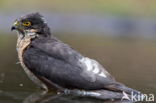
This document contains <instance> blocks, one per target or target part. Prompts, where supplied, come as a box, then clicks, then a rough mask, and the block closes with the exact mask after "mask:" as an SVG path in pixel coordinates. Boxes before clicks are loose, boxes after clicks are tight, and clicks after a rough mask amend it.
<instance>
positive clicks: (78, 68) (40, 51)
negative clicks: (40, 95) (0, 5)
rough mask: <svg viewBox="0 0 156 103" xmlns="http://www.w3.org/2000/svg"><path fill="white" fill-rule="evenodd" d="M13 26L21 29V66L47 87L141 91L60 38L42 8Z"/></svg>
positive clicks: (97, 92)
mask: <svg viewBox="0 0 156 103" xmlns="http://www.w3.org/2000/svg"><path fill="white" fill-rule="evenodd" d="M11 30H12V31H13V30H16V31H17V37H18V39H17V46H16V49H17V53H18V58H19V62H20V64H21V66H22V67H23V69H24V71H25V72H26V74H27V75H28V77H29V78H30V79H31V80H32V81H33V82H35V83H36V84H37V85H38V86H39V87H41V88H43V89H45V90H47V91H48V90H50V89H55V90H58V91H63V92H64V93H71V94H72V93H73V94H74V93H78V94H83V95H88V96H89V95H91V96H94V95H95V96H97V97H98V96H99V95H102V93H104V92H102V91H105V90H106V91H110V92H111V93H114V94H115V93H124V94H125V93H127V94H128V95H130V94H131V92H135V93H138V91H137V90H134V89H131V88H129V87H127V86H125V85H124V84H122V83H120V82H118V81H116V80H115V78H114V77H113V76H112V75H111V74H110V73H109V72H108V71H107V70H106V69H105V68H104V67H103V66H102V65H101V64H100V63H99V62H97V61H96V60H94V59H91V58H89V57H86V56H83V55H82V54H80V53H79V52H78V51H76V50H75V49H73V48H72V47H70V46H69V45H68V44H66V43H64V42H62V41H61V40H59V39H58V38H56V37H55V36H54V35H53V34H52V33H51V31H50V28H49V26H48V24H47V22H46V20H45V18H44V17H43V16H42V15H41V14H40V13H38V12H36V13H29V14H26V15H24V16H21V17H19V18H17V19H16V20H15V22H14V23H13V25H12V27H11ZM85 91H86V92H85ZM105 94H109V93H107V92H105Z"/></svg>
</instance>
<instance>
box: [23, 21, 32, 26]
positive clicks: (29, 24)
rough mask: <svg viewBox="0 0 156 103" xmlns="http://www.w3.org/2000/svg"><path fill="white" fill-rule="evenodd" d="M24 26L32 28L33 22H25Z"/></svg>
mask: <svg viewBox="0 0 156 103" xmlns="http://www.w3.org/2000/svg"><path fill="white" fill-rule="evenodd" d="M23 26H31V22H30V21H27V22H24V23H23Z"/></svg>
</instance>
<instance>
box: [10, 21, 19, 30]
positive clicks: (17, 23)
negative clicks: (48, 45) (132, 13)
mask: <svg viewBox="0 0 156 103" xmlns="http://www.w3.org/2000/svg"><path fill="white" fill-rule="evenodd" d="M19 28H20V23H19V21H17V20H16V21H15V22H14V24H13V26H12V27H11V31H13V30H19Z"/></svg>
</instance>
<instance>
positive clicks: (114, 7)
mask: <svg viewBox="0 0 156 103" xmlns="http://www.w3.org/2000/svg"><path fill="white" fill-rule="evenodd" d="M0 4H1V5H2V6H1V7H0V8H1V10H8V11H11V10H19V8H20V10H24V11H30V10H31V11H32V10H35V11H36V10H37V11H40V10H46V11H56V12H85V13H86V12H91V13H96V12H105V13H116V14H122V15H129V14H130V15H131V14H133V15H138V14H139V15H153V14H156V1H155V0H46V1H44V0H12V1H10V0H4V1H3V0H0Z"/></svg>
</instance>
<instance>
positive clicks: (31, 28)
mask: <svg viewBox="0 0 156 103" xmlns="http://www.w3.org/2000/svg"><path fill="white" fill-rule="evenodd" d="M11 30H12V31H13V30H16V31H18V34H19V36H21V37H25V36H33V37H34V36H49V35H50V30H49V27H48V26H47V23H46V22H45V20H44V18H43V16H42V15H40V14H39V13H31V14H27V15H25V16H22V17H20V18H19V19H16V20H15V22H14V24H13V26H12V28H11Z"/></svg>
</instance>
